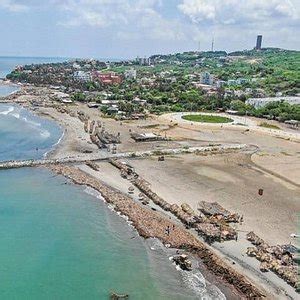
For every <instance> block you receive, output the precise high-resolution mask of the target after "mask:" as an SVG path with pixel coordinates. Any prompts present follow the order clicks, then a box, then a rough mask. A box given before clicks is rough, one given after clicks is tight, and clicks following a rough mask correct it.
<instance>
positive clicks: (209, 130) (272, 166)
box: [7, 89, 300, 299]
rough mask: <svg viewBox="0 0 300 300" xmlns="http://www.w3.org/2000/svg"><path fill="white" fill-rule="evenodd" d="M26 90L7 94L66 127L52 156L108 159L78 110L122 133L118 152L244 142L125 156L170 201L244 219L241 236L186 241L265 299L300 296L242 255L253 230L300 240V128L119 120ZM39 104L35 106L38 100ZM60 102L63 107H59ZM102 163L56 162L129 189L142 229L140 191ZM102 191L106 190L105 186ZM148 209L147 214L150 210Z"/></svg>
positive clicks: (283, 240)
mask: <svg viewBox="0 0 300 300" xmlns="http://www.w3.org/2000/svg"><path fill="white" fill-rule="evenodd" d="M25 91H26V94H24V91H23V94H21V95H20V94H19V95H18V93H17V95H12V96H10V97H9V98H8V100H7V101H13V102H15V103H19V104H22V105H24V106H25V107H28V108H30V109H31V110H34V111H35V112H36V113H37V114H39V115H41V116H45V117H47V118H51V119H53V120H55V121H57V122H58V123H59V124H60V125H61V126H62V127H64V128H65V131H64V137H63V139H62V141H61V143H60V144H59V145H58V147H57V148H56V149H55V151H53V152H51V153H50V154H49V157H50V158H54V159H58V158H66V157H93V155H95V154H97V155H99V154H101V156H103V157H105V156H106V155H107V154H108V152H107V150H106V149H98V147H97V146H96V145H95V144H93V143H92V142H91V140H90V135H89V134H88V133H87V132H86V131H85V130H84V126H83V122H81V121H80V120H79V119H78V117H77V114H78V111H83V112H84V113H85V114H86V115H87V116H88V117H89V118H90V119H91V120H96V121H101V122H102V123H103V124H105V129H106V130H107V131H109V132H112V133H114V134H117V133H120V138H121V144H118V145H117V153H123V152H127V151H146V150H157V151H159V150H161V149H170V148H172V149H182V148H184V147H193V146H205V145H217V144H222V143H228V144H230V143H231V144H234V143H236V144H246V145H247V148H246V149H244V150H241V151H230V152H228V153H214V154H211V153H208V154H206V155H203V154H201V155H200V154H199V155H196V154H187V155H182V154H181V155H172V156H166V157H165V160H164V161H158V159H157V157H155V156H154V157H148V158H143V159H134V158H131V159H129V158H127V159H125V161H126V162H127V163H128V164H129V165H131V166H132V167H133V168H134V170H135V172H136V173H138V174H139V175H140V176H142V177H143V178H144V179H145V180H147V181H148V182H149V183H150V186H151V189H152V190H153V191H155V192H156V193H157V194H158V195H159V196H160V197H162V198H163V199H164V200H165V201H167V202H168V203H170V204H178V205H181V204H183V203H188V204H189V205H190V206H191V207H192V208H193V209H194V211H197V209H198V202H199V201H208V202H214V201H217V202H218V203H219V204H221V205H222V206H223V207H224V208H226V209H228V210H230V211H233V212H236V213H238V214H239V215H241V216H243V219H244V222H243V223H242V224H234V225H233V226H235V229H236V230H237V232H238V233H239V238H238V241H237V242H236V241H227V242H224V243H214V244H213V245H212V246H208V245H205V246H204V244H202V243H203V241H202V240H201V238H199V237H198V236H196V235H195V232H193V231H191V232H188V234H189V238H188V239H189V240H190V239H192V240H193V242H192V244H193V245H194V243H195V244H196V245H198V246H199V245H201V247H205V248H207V249H210V251H213V253H214V254H215V255H217V256H219V257H221V259H222V261H223V262H226V264H229V265H231V267H232V268H233V270H234V272H240V273H241V274H244V275H245V276H246V278H247V279H246V281H248V280H249V282H252V283H254V284H255V285H256V286H257V287H258V290H262V291H263V293H264V294H266V295H267V297H268V298H270V299H274V297H275V298H276V299H287V298H288V297H290V298H293V299H296V298H297V296H298V295H297V293H296V292H295V290H294V289H293V288H292V287H291V286H289V285H288V284H286V283H285V282H284V281H283V280H282V279H280V278H279V277H277V276H276V275H275V274H274V273H272V272H268V273H261V272H260V271H259V262H258V261H257V260H255V259H254V258H250V257H248V256H247V255H246V254H245V253H246V250H247V247H249V246H251V244H250V243H249V242H248V241H247V240H246V233H247V232H249V231H254V232H255V233H256V234H257V235H258V236H260V237H261V238H262V239H263V240H265V241H266V242H267V243H269V244H270V245H277V244H281V245H282V244H289V243H291V244H293V245H295V246H296V245H297V240H296V239H293V238H291V234H293V233H297V226H298V218H299V211H300V203H299V198H300V190H299V184H300V181H299V178H300V144H299V140H298V136H299V132H298V131H291V130H290V129H287V128H285V127H284V126H282V129H281V131H282V132H280V133H277V132H273V131H270V130H265V129H263V128H258V126H257V124H258V122H259V121H258V120H255V119H249V121H246V122H248V123H247V126H238V125H232V124H231V125H226V126H225V125H224V126H220V125H207V124H195V123H191V122H186V121H184V122H183V121H181V119H180V118H178V115H176V116H173V115H163V116H160V117H157V116H151V117H150V118H148V119H147V120H130V121H122V122H120V121H115V120H113V119H108V118H103V116H101V114H100V113H99V111H98V110H97V109H91V108H88V107H87V106H86V105H85V104H82V103H76V104H71V105H68V106H65V105H60V104H58V103H57V102H56V101H53V100H51V97H48V96H47V93H48V94H49V95H51V91H50V92H49V91H47V92H46V93H45V90H42V91H40V90H38V89H37V90H36V91H35V92H34V95H32V94H30V93H32V91H30V89H29V90H26V89H25ZM40 94H43V95H44V98H42V99H41V97H40ZM35 102H37V103H38V104H37V105H33V103H35ZM59 106H60V107H64V108H65V110H62V109H61V108H59V109H58V107H59ZM130 132H138V133H144V132H147V133H157V134H161V135H162V136H164V137H167V138H168V139H169V140H167V141H156V142H147V143H136V142H135V141H134V140H133V139H131V138H130ZM97 165H98V167H99V170H97V171H96V170H92V169H91V168H90V167H88V166H87V165H85V164H82V163H80V164H75V165H74V166H73V167H72V168H70V169H68V168H67V169H64V167H62V168H59V167H58V169H55V168H54V169H53V170H54V171H56V172H59V173H62V174H64V175H66V176H67V177H70V178H72V179H73V180H74V181H75V182H76V183H80V182H79V180H76V179H74V177H76V176H75V175H76V174H77V172H82V173H78V174H81V175H80V176H82V177H81V178H83V179H84V178H85V176H88V178H90V179H89V180H92V181H93V180H96V183H97V182H98V183H102V184H104V186H105V187H106V188H112V189H113V191H114V192H117V193H121V194H122V195H123V196H122V197H125V196H124V195H126V197H128V198H129V199H131V201H132V202H130V203H131V204H130V205H129V204H128V205H129V206H128V207H126V209H125V208H124V207H121V206H120V207H119V208H120V210H122V211H123V212H124V211H125V212H124V213H125V214H126V215H131V214H132V212H131V210H133V211H134V212H135V213H134V216H132V218H133V222H135V223H136V224H137V227H141V224H138V222H139V220H142V219H149V217H145V218H142V217H141V215H143V214H144V210H142V211H140V215H139V210H140V209H141V207H142V206H140V205H139V204H137V202H138V200H137V198H138V191H136V190H135V192H134V193H133V195H130V196H128V188H129V187H130V186H132V183H131V182H130V181H129V180H125V179H123V178H121V176H120V171H119V170H118V169H117V168H115V167H114V166H112V165H111V164H109V163H108V162H98V163H97ZM73 172H74V173H73ZM72 174H73V175H72ZM74 174H75V175H74ZM84 174H86V175H84ZM71 175H72V176H71ZM85 180H86V179H85ZM84 182H85V181H84V180H83V183H84ZM96 183H95V184H96ZM80 184H82V183H80ZM106 188H105V189H104V192H105V191H106ZM259 189H263V195H262V196H260V195H259V194H258V190H259ZM100 190H101V192H103V189H102V188H100ZM126 197H125V198H126ZM107 198H109V196H107ZM125 198H124V199H125ZM126 201H127V200H126ZM128 201H129V200H128ZM128 203H129V202H128ZM129 208H130V209H129ZM146 211H147V214H148V213H149V212H151V211H152V210H151V209H147V210H146ZM157 214H158V215H159V217H160V218H163V220H166V221H164V222H171V223H172V224H176V226H182V225H181V224H180V223H179V222H178V220H176V219H175V218H173V217H172V216H170V215H168V213H166V212H163V211H158V212H157ZM138 216H139V217H138ZM170 217H171V220H170V219H169V218H170ZM141 222H142V221H141ZM143 226H144V227H143ZM142 227H143V229H141V230H140V233H141V235H142V236H145V237H149V236H151V237H153V236H155V237H157V238H159V239H160V240H162V241H163V242H165V243H170V244H171V245H172V246H174V247H179V248H180V247H182V244H183V243H184V242H183V241H180V242H178V241H175V240H174V241H172V240H165V237H164V235H163V234H162V232H160V233H159V232H157V231H156V229H155V228H157V223H152V222H151V223H147V224H143V225H142ZM180 228H181V227H180ZM149 230H150V231H149ZM151 230H154V232H155V233H153V232H152V231H151ZM160 230H161V229H160ZM180 230H181V229H180ZM180 232H181V231H180ZM180 234H181V233H180ZM182 234H183V233H182ZM185 234H186V232H185V233H184V235H185ZM190 234H191V235H190ZM177 237H178V235H177V234H176V238H177ZM174 238H175V236H174ZM199 243H200V244H199ZM198 246H197V247H198ZM199 247H200V246H199ZM239 292H241V291H239ZM287 295H289V296H287Z"/></svg>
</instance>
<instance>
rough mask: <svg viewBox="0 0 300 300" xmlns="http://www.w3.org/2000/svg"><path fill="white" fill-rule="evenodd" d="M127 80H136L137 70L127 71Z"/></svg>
mask: <svg viewBox="0 0 300 300" xmlns="http://www.w3.org/2000/svg"><path fill="white" fill-rule="evenodd" d="M124 75H125V78H126V79H134V80H135V79H136V70H135V69H133V68H131V69H128V70H126V71H125V73H124Z"/></svg>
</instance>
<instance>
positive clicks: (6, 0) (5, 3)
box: [0, 0, 28, 12]
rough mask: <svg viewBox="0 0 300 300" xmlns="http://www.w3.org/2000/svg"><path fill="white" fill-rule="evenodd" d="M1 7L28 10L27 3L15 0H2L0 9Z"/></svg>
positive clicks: (17, 10)
mask: <svg viewBox="0 0 300 300" xmlns="http://www.w3.org/2000/svg"><path fill="white" fill-rule="evenodd" d="M1 8H3V9H5V10H8V11H11V12H22V11H26V10H28V6H27V5H25V4H22V3H19V2H18V1H13V0H0V9H1Z"/></svg>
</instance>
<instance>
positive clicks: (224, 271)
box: [48, 165, 265, 299]
mask: <svg viewBox="0 0 300 300" xmlns="http://www.w3.org/2000/svg"><path fill="white" fill-rule="evenodd" d="M48 168H49V169H50V170H52V171H53V172H55V173H57V174H59V175H63V176H65V177H66V178H69V179H71V180H72V181H73V182H74V183H76V184H79V185H85V186H89V187H91V188H93V189H95V190H97V191H99V192H100V193H101V195H102V196H103V198H104V199H105V201H107V203H109V204H111V205H113V206H114V209H115V210H116V211H118V212H120V213H121V214H122V215H125V216H127V217H128V219H129V220H130V221H131V222H132V225H133V226H134V227H135V228H136V230H137V231H138V233H139V235H140V236H142V237H144V238H146V239H147V238H157V239H159V240H160V241H161V242H163V243H164V244H165V245H167V246H168V247H172V248H178V249H183V250H185V251H188V252H189V253H192V254H194V255H195V256H196V257H198V258H199V259H201V261H202V262H203V264H204V265H205V266H206V268H207V269H208V270H209V271H211V272H212V273H214V274H215V275H216V276H217V277H218V278H220V279H222V280H223V281H224V282H225V283H227V284H230V285H231V286H232V288H233V289H235V290H236V292H237V293H238V294H239V295H240V296H241V297H242V298H247V299H261V298H263V297H264V296H265V295H264V292H263V291H261V290H259V289H258V288H256V287H255V286H254V285H253V284H251V282H250V281H249V280H248V279H247V278H246V277H245V276H243V275H241V274H238V273H237V272H236V271H235V270H234V269H232V268H231V267H230V266H229V265H227V264H226V263H225V262H224V261H222V260H221V259H220V258H219V257H218V256H217V255H215V254H214V253H213V252H212V251H211V250H210V249H209V247H207V246H206V245H205V244H204V243H202V242H201V241H200V240H198V239H197V238H196V237H195V236H194V235H193V234H191V233H190V232H188V231H187V230H186V229H185V228H184V227H183V226H180V225H178V224H176V223H174V222H172V221H171V220H169V219H167V218H165V217H163V216H162V215H161V214H159V213H158V212H155V211H153V210H151V209H148V208H146V207H144V206H142V205H139V204H138V203H136V202H134V201H133V199H132V198H130V197H129V196H127V195H125V194H123V193H121V192H119V191H117V190H115V189H113V188H111V187H109V186H107V185H105V184H104V183H102V182H100V181H99V180H97V179H95V178H94V177H92V176H90V175H88V174H87V173H85V172H83V171H81V170H79V169H78V168H76V167H73V166H66V165H51V166H48ZM166 228H171V230H170V232H169V234H166Z"/></svg>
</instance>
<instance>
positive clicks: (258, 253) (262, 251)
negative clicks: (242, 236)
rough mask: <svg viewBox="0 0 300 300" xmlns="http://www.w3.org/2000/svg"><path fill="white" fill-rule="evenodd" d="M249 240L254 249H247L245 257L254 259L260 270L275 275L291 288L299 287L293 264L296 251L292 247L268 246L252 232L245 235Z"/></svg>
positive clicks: (294, 264)
mask: <svg viewBox="0 0 300 300" xmlns="http://www.w3.org/2000/svg"><path fill="white" fill-rule="evenodd" d="M247 240H249V241H250V242H251V243H252V244H253V245H255V246H256V247H248V248H247V255H248V256H251V257H255V258H256V259H257V260H259V261H260V262H261V264H260V270H261V271H262V272H268V271H269V270H271V271H273V272H274V273H276V274H277V275H278V276H279V277H281V278H282V279H284V280H285V281H286V282H287V283H288V284H290V285H291V286H293V287H295V288H296V287H297V286H299V277H298V268H297V263H296V262H295V259H296V253H297V249H296V248H295V247H294V246H292V245H282V246H280V245H277V246H269V245H268V244H267V243H266V242H265V241H264V240H263V239H261V238H259V237H258V236H257V235H256V234H255V233H254V232H249V233H248V234H247Z"/></svg>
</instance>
